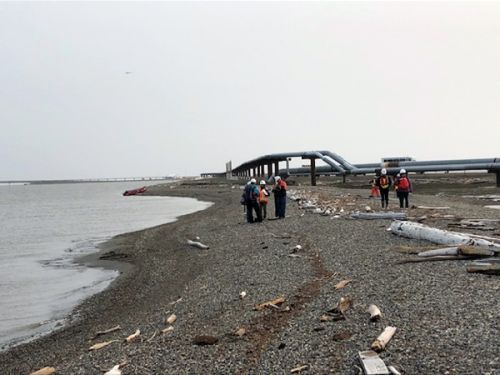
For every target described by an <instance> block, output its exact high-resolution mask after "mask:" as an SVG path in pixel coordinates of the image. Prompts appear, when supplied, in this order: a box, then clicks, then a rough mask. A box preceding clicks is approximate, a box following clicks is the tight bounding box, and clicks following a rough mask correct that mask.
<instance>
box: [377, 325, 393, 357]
mask: <svg viewBox="0 0 500 375" xmlns="http://www.w3.org/2000/svg"><path fill="white" fill-rule="evenodd" d="M395 333H396V327H385V329H384V331H383V332H382V333H381V334H380V336H379V337H377V339H376V340H375V341H374V342H373V344H372V350H375V351H376V352H381V351H382V350H384V349H385V347H386V346H387V344H388V343H389V341H391V339H392V336H394V334H395Z"/></svg>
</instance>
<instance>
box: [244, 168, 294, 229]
mask: <svg viewBox="0 0 500 375" xmlns="http://www.w3.org/2000/svg"><path fill="white" fill-rule="evenodd" d="M285 180H286V177H284V178H281V177H280V176H275V177H274V185H273V187H272V190H271V192H272V193H273V195H274V207H275V211H274V214H275V217H276V218H277V219H284V218H285V211H286V192H287V190H288V185H287V183H286V181H285ZM271 192H269V190H268V189H267V187H266V181H264V180H262V181H260V184H259V186H257V180H256V179H255V178H252V179H251V180H250V181H248V183H247V184H246V186H245V189H244V191H243V195H242V196H241V204H244V205H245V206H246V214H247V222H248V223H254V222H261V221H262V220H263V219H265V218H266V217H267V205H268V203H269V197H270V195H271ZM254 211H255V216H256V218H255V219H254V217H253V213H254Z"/></svg>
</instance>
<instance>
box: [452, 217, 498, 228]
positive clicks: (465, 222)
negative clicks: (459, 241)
mask: <svg viewBox="0 0 500 375" xmlns="http://www.w3.org/2000/svg"><path fill="white" fill-rule="evenodd" d="M499 224H500V220H494V219H462V220H460V222H458V223H449V224H448V226H449V227H459V228H464V229H475V230H484V231H491V230H495V229H497V228H498V226H499Z"/></svg>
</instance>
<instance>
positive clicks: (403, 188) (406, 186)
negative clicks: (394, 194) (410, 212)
mask: <svg viewBox="0 0 500 375" xmlns="http://www.w3.org/2000/svg"><path fill="white" fill-rule="evenodd" d="M399 174H400V177H399V179H397V180H396V187H397V191H398V197H399V207H400V208H403V203H404V208H408V206H409V204H408V196H409V195H410V193H411V192H413V189H412V186H411V181H410V179H409V178H408V175H407V174H406V170H405V169H401V170H400V171H399Z"/></svg>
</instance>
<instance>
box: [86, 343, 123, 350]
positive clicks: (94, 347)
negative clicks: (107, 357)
mask: <svg viewBox="0 0 500 375" xmlns="http://www.w3.org/2000/svg"><path fill="white" fill-rule="evenodd" d="M117 341H118V340H111V341H104V342H99V343H97V344H94V345H92V346H91V347H90V348H89V351H92V350H99V349H102V348H105V347H106V346H108V345H111V344H112V343H114V342H117Z"/></svg>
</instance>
